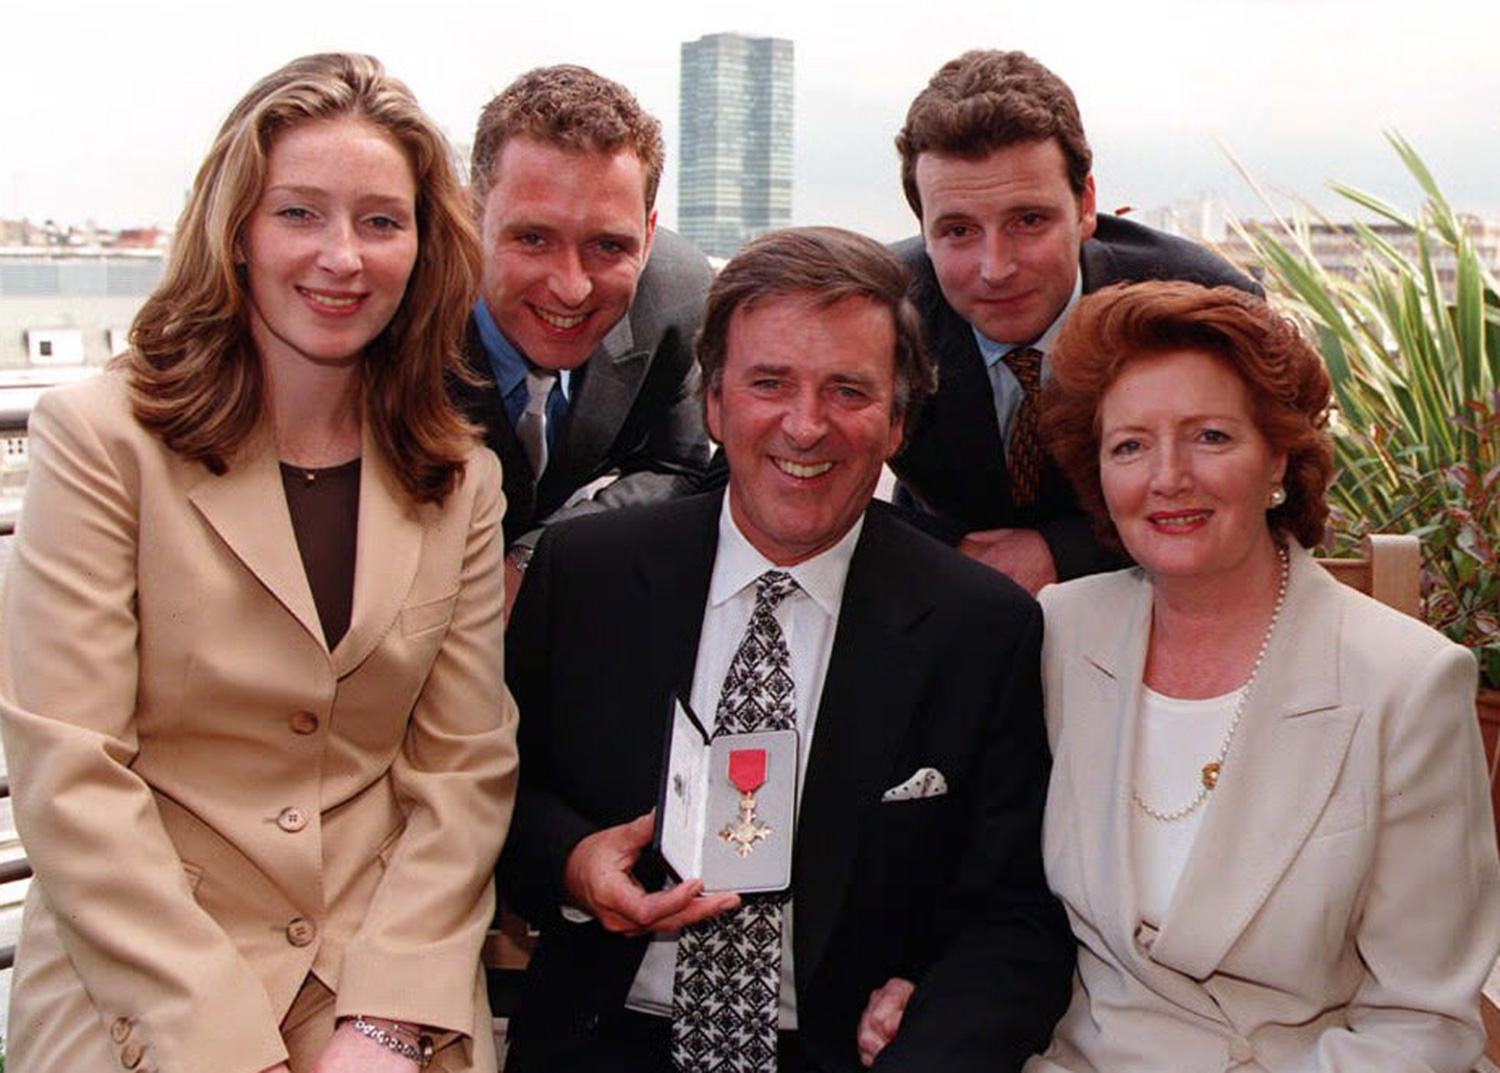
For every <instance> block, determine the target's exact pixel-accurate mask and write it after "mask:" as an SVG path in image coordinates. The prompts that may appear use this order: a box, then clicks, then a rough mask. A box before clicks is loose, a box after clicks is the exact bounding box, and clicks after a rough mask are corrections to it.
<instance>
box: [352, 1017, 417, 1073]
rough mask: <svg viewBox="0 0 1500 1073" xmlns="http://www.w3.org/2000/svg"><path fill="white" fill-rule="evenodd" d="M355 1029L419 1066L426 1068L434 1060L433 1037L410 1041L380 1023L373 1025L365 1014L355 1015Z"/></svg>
mask: <svg viewBox="0 0 1500 1073" xmlns="http://www.w3.org/2000/svg"><path fill="white" fill-rule="evenodd" d="M352 1024H353V1025H354V1031H356V1032H358V1033H359V1034H360V1035H361V1036H368V1037H369V1038H370V1039H372V1040H374V1041H375V1042H376V1043H378V1044H380V1045H381V1046H382V1047H388V1048H390V1049H391V1050H393V1051H395V1052H396V1053H397V1054H399V1055H400V1056H401V1057H402V1058H410V1059H411V1060H412V1061H413V1062H415V1063H417V1068H419V1069H426V1068H427V1063H429V1062H431V1061H432V1037H431V1036H423V1035H419V1036H417V1042H415V1043H408V1042H406V1040H404V1039H402V1038H401V1037H399V1036H393V1035H392V1034H391V1033H389V1032H387V1031H386V1030H385V1029H383V1028H381V1027H380V1026H379V1025H372V1024H371V1023H370V1022H369V1021H366V1020H365V1019H364V1016H363V1015H359V1014H357V1015H355V1018H354V1020H353V1022H352Z"/></svg>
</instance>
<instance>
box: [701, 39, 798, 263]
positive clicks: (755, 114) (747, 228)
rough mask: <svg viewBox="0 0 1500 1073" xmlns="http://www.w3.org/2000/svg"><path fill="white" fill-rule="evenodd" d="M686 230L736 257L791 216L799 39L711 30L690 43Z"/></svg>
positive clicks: (714, 251) (710, 248)
mask: <svg viewBox="0 0 1500 1073" xmlns="http://www.w3.org/2000/svg"><path fill="white" fill-rule="evenodd" d="M681 94H682V97H681V105H680V116H679V118H680V120H681V131H682V135H681V136H682V152H681V154H680V156H679V163H678V181H677V217H678V229H679V230H680V231H681V232H682V233H683V234H684V235H686V236H687V237H688V238H690V239H692V240H693V241H694V242H696V243H697V244H698V246H699V247H700V248H701V249H702V250H703V252H705V253H707V254H708V255H709V256H711V257H731V256H733V255H734V253H735V251H736V250H738V249H739V248H740V247H741V246H743V245H744V244H745V243H746V241H748V240H749V239H751V238H753V237H754V236H756V235H758V234H760V233H761V232H763V231H770V230H772V229H773V228H777V227H785V226H787V225H788V224H789V223H791V222H792V43H791V42H790V41H784V40H782V39H780V38H775V37H746V36H744V35H742V34H708V35H706V36H704V37H700V38H699V39H698V40H697V41H685V42H683V45H682V89H681Z"/></svg>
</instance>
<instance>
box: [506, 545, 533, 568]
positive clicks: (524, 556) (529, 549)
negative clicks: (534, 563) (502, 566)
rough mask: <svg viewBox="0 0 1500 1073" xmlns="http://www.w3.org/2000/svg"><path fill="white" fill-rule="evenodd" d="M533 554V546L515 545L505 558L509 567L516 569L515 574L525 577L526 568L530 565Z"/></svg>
mask: <svg viewBox="0 0 1500 1073" xmlns="http://www.w3.org/2000/svg"><path fill="white" fill-rule="evenodd" d="M535 553H536V545H535V544H517V545H516V546H515V547H513V548H511V549H510V551H508V552H506V553H505V558H506V559H507V560H508V561H509V562H510V565H511V566H514V567H515V568H516V573H518V574H521V575H525V573H526V568H527V567H528V566H530V565H531V557H532V555H534V554H535Z"/></svg>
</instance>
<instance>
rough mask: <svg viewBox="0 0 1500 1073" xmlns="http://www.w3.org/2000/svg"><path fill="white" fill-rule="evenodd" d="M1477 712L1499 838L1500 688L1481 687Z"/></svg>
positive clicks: (1475, 703) (1491, 802) (1491, 804)
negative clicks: (1488, 766) (1497, 778)
mask: <svg viewBox="0 0 1500 1073" xmlns="http://www.w3.org/2000/svg"><path fill="white" fill-rule="evenodd" d="M1474 707H1475V708H1476V709H1477V710H1478V712H1479V732H1480V734H1482V735H1483V736H1484V756H1485V759H1486V760H1488V761H1489V765H1490V807H1491V808H1492V809H1494V812H1495V830H1496V837H1497V838H1500V781H1497V780H1496V778H1495V776H1496V774H1497V773H1500V689H1481V690H1480V691H1479V697H1478V699H1476V700H1475V702H1474Z"/></svg>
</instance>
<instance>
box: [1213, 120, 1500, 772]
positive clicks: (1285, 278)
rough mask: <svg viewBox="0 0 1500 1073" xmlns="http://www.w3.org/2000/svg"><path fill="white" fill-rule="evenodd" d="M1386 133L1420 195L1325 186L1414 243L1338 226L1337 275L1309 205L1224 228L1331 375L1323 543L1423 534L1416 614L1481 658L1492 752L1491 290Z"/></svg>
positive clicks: (1495, 464) (1457, 220) (1497, 617)
mask: <svg viewBox="0 0 1500 1073" xmlns="http://www.w3.org/2000/svg"><path fill="white" fill-rule="evenodd" d="M1389 138H1390V141H1391V144H1392V145H1393V146H1394V148H1395V150H1396V152H1397V153H1398V154H1400V156H1401V159H1402V161H1403V162H1404V163H1405V165H1406V167H1407V169H1408V170H1409V171H1410V172H1411V174H1412V175H1413V177H1414V178H1415V179H1416V180H1417V182H1418V184H1419V185H1420V186H1421V188H1422V191H1423V193H1424V194H1425V195H1426V197H1425V200H1424V202H1423V204H1422V206H1421V207H1420V208H1419V209H1418V210H1417V211H1416V212H1415V213H1407V212H1405V211H1403V210H1401V209H1400V208H1398V207H1396V206H1395V205H1392V204H1390V203H1389V202H1387V201H1384V200H1382V199H1380V198H1377V197H1375V196H1373V195H1371V194H1368V193H1365V192H1363V191H1360V190H1357V189H1354V188H1353V187H1349V186H1345V185H1342V184H1338V183H1335V184H1333V189H1334V190H1335V191H1336V192H1337V193H1339V194H1340V195H1341V196H1342V197H1344V198H1346V199H1347V200H1349V201H1350V202H1351V203H1352V204H1353V205H1355V206H1358V207H1359V208H1362V209H1364V210H1366V211H1367V212H1369V213H1373V214H1374V215H1375V216H1376V217H1377V218H1380V219H1383V220H1386V221H1390V222H1392V223H1395V224H1397V225H1400V226H1401V227H1404V228H1406V229H1408V230H1409V231H1410V232H1411V235H1412V237H1413V238H1414V239H1415V250H1416V252H1415V255H1412V254H1403V253H1402V252H1401V251H1399V250H1398V249H1397V248H1396V247H1395V245H1393V243H1392V242H1391V241H1390V239H1389V238H1388V237H1387V236H1386V235H1383V234H1381V233H1379V232H1378V231H1377V230H1376V229H1375V228H1372V227H1371V226H1369V225H1367V224H1362V223H1355V224H1350V225H1346V232H1347V236H1348V238H1349V239H1350V240H1351V241H1352V242H1353V243H1354V244H1355V245H1356V247H1357V248H1358V250H1359V251H1360V253H1361V255H1362V265H1361V266H1360V268H1359V270H1358V271H1357V272H1356V273H1355V274H1354V275H1353V277H1352V278H1346V277H1344V276H1341V275H1336V274H1334V273H1332V272H1329V271H1328V270H1326V269H1325V268H1324V267H1322V266H1321V265H1320V264H1319V262H1318V260H1317V258H1316V257H1315V256H1314V254H1313V245H1312V229H1311V226H1310V224H1309V222H1308V221H1309V219H1310V218H1317V219H1319V221H1320V223H1322V224H1324V225H1326V226H1333V225H1330V224H1328V221H1327V220H1326V219H1322V218H1320V217H1318V216H1317V214H1316V213H1313V212H1312V211H1311V210H1310V209H1308V208H1307V207H1306V206H1304V207H1302V209H1301V210H1299V211H1298V212H1297V213H1296V214H1295V215H1294V216H1293V217H1292V218H1290V219H1288V218H1285V217H1278V219H1277V222H1276V224H1275V225H1274V226H1272V227H1265V226H1261V225H1255V224H1251V225H1236V226H1237V230H1238V231H1239V233H1240V235H1241V236H1242V237H1243V238H1244V239H1245V240H1246V242H1247V243H1248V244H1249V245H1250V247H1251V249H1252V251H1253V256H1254V257H1255V259H1256V261H1257V262H1258V264H1253V265H1251V266H1250V267H1251V269H1252V270H1255V271H1257V272H1258V274H1260V275H1261V277H1262V279H1263V281H1264V282H1265V283H1266V285H1267V288H1268V290H1269V292H1270V294H1271V297H1272V300H1273V301H1276V302H1277V303H1278V304H1280V305H1281V306H1283V307H1284V308H1287V309H1288V310H1289V311H1291V312H1292V313H1293V314H1294V315H1295V316H1297V317H1298V318H1299V319H1301V320H1302V322H1303V323H1304V324H1305V326H1306V327H1307V328H1308V329H1309V330H1310V337H1311V338H1313V339H1314V340H1315V341H1316V343H1317V345H1318V348H1319V350H1320V351H1321V353H1322V355H1323V358H1324V361H1325V362H1326V363H1327V365H1328V371H1329V373H1330V375H1331V377H1332V379H1333V386H1334V393H1335V405H1336V413H1335V414H1334V420H1333V422H1332V431H1333V437H1334V447H1335V453H1336V457H1337V462H1338V476H1337V478H1336V481H1335V484H1334V487H1333V489H1332V490H1331V494H1330V499H1331V502H1332V503H1333V506H1334V509H1335V526H1334V529H1335V532H1336V537H1335V538H1334V541H1333V542H1334V544H1335V547H1334V549H1333V550H1334V551H1335V553H1337V552H1338V551H1340V550H1342V549H1344V548H1347V547H1349V546H1352V545H1353V544H1355V543H1357V542H1358V541H1359V539H1360V538H1362V537H1363V536H1364V535H1365V534H1366V533H1372V532H1387V533H1414V534H1416V535H1418V536H1420V537H1421V538H1422V550H1423V558H1424V571H1423V592H1424V611H1425V616H1426V618H1427V621H1428V622H1429V623H1430V624H1432V625H1433V626H1434V627H1436V628H1437V629H1440V630H1442V631H1443V632H1444V633H1445V634H1447V636H1449V637H1451V638H1452V639H1453V640H1455V641H1457V642H1458V643H1460V644H1463V645H1466V646H1468V647H1469V648H1470V649H1471V650H1473V652H1474V654H1475V657H1476V658H1477V659H1478V661H1479V664H1480V685H1481V690H1480V700H1479V707H1480V712H1481V719H1484V718H1485V716H1486V710H1487V711H1488V718H1489V719H1490V723H1489V725H1488V726H1486V728H1485V729H1486V744H1487V746H1489V747H1490V750H1491V756H1492V757H1493V756H1495V755H1496V754H1497V752H1500V749H1496V747H1495V746H1496V744H1497V743H1496V738H1497V735H1500V288H1497V286H1496V282H1495V279H1494V277H1493V276H1492V275H1491V273H1490V272H1489V270H1488V269H1487V268H1486V266H1485V265H1484V263H1483V262H1482V260H1481V259H1480V257H1479V256H1478V254H1477V253H1476V251H1475V249H1474V244H1473V241H1472V238H1471V231H1472V229H1473V227H1474V222H1473V221H1472V220H1466V219H1465V218H1463V217H1461V216H1460V215H1459V214H1457V213H1456V212H1454V210H1453V208H1452V206H1451V205H1449V204H1448V201H1447V199H1446V198H1445V197H1444V196H1443V194H1442V192H1441V190H1440V189H1439V188H1438V185H1437V183H1436V181H1435V180H1434V179H1433V177H1432V175H1431V173H1430V172H1429V171H1428V170H1427V168H1426V166H1425V165H1424V164H1423V163H1422V161H1421V159H1420V158H1419V157H1418V156H1417V154H1416V152H1415V151H1414V150H1413V149H1412V147H1411V146H1410V145H1409V144H1408V143H1407V142H1406V141H1405V140H1403V139H1402V138H1401V137H1400V136H1399V135H1395V134H1392V135H1390V136H1389ZM1450 269H1451V279H1450V278H1449V277H1450V272H1449V270H1450ZM1440 270H1441V271H1440ZM1493 768H1494V764H1493V763H1492V772H1491V773H1492V775H1493V773H1494V772H1493Z"/></svg>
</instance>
